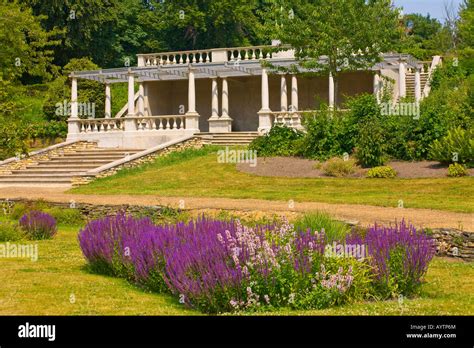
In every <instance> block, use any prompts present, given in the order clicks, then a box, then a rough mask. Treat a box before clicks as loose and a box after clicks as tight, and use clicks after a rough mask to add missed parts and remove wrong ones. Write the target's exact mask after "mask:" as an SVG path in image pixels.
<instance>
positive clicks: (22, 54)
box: [0, 0, 56, 82]
mask: <svg viewBox="0 0 474 348" xmlns="http://www.w3.org/2000/svg"><path fill="white" fill-rule="evenodd" d="M0 18H1V22H2V26H1V28H0V47H1V48H2V49H1V50H0V74H1V76H0V77H1V79H3V80H8V81H16V82H17V81H18V80H19V79H20V78H21V77H24V78H28V77H45V78H49V77H51V74H52V73H54V72H55V69H54V66H52V64H51V62H52V54H53V51H52V50H51V47H52V45H54V44H55V43H56V42H55V41H52V40H51V39H52V35H53V34H54V32H46V31H45V30H43V29H42V28H41V25H40V20H41V19H42V17H35V16H33V14H32V12H31V9H29V8H28V7H27V6H20V5H19V4H18V3H17V1H13V2H9V1H7V0H0Z"/></svg>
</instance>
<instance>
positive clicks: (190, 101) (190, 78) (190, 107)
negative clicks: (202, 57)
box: [188, 69, 196, 113]
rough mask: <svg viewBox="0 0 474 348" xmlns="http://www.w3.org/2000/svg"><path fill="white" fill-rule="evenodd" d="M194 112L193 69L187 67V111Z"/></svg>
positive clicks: (194, 88)
mask: <svg viewBox="0 0 474 348" xmlns="http://www.w3.org/2000/svg"><path fill="white" fill-rule="evenodd" d="M195 112H196V87H195V82H194V70H193V69H189V74H188V113H195Z"/></svg>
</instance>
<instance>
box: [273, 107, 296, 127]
mask: <svg viewBox="0 0 474 348" xmlns="http://www.w3.org/2000/svg"><path fill="white" fill-rule="evenodd" d="M270 116H271V117H272V124H274V125H285V126H288V127H291V128H297V129H299V128H301V127H302V126H301V114H300V113H299V112H295V111H293V112H292V111H272V112H270Z"/></svg>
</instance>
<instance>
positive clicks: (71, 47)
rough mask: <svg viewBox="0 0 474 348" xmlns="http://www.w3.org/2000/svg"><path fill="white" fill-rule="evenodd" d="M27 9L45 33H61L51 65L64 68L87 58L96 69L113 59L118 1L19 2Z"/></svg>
mask: <svg viewBox="0 0 474 348" xmlns="http://www.w3.org/2000/svg"><path fill="white" fill-rule="evenodd" d="M21 1H22V2H23V3H25V4H27V5H29V6H31V8H32V9H33V13H34V14H35V15H41V16H42V17H41V23H42V25H43V27H44V29H46V30H47V31H51V30H53V29H59V30H61V32H62V34H61V35H58V39H59V40H60V44H59V45H58V46H57V47H56V48H55V63H56V64H57V65H60V66H64V65H65V64H66V63H67V62H68V61H69V60H70V59H72V58H81V57H88V56H91V58H92V59H93V61H94V62H95V63H97V64H98V65H100V66H104V67H105V66H107V65H109V64H110V62H111V61H113V60H114V57H115V54H116V52H115V51H114V49H113V43H114V33H115V31H114V30H115V29H116V26H117V16H118V5H117V4H118V1H119V0H54V1H43V0H21Z"/></svg>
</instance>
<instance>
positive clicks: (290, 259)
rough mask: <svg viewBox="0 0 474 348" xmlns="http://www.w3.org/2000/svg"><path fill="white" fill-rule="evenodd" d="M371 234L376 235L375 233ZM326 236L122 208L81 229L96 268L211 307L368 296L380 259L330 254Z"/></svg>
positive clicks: (298, 304)
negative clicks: (170, 219)
mask: <svg viewBox="0 0 474 348" xmlns="http://www.w3.org/2000/svg"><path fill="white" fill-rule="evenodd" d="M351 238H352V239H354V240H355V239H357V238H359V239H360V238H361V237H359V236H357V235H355V234H354V235H352V236H351ZM365 238H366V239H367V241H364V242H367V243H374V240H376V238H375V237H374V236H372V234H371V232H370V231H369V233H367V236H366V237H365ZM348 239H349V238H348ZM325 240H326V238H325V235H324V233H317V232H316V233H314V232H312V231H311V230H310V229H308V230H306V231H304V230H299V229H295V228H294V227H293V226H292V225H291V224H289V223H288V221H286V220H283V221H282V222H281V223H271V224H255V225H253V226H252V227H249V226H245V225H243V224H242V223H241V222H240V221H238V220H232V219H230V220H227V221H221V220H214V219H211V218H206V217H204V216H203V217H200V218H198V219H196V220H191V221H190V222H188V223H184V222H178V223H176V224H167V225H160V226H155V225H153V224H152V222H151V221H150V220H149V219H135V218H133V217H129V216H126V215H125V214H123V213H119V214H118V215H117V216H109V217H106V218H104V219H100V220H95V221H92V222H90V223H89V224H88V225H87V226H86V227H85V228H84V229H82V230H81V231H80V233H79V243H80V246H81V249H82V251H83V253H84V256H85V257H86V259H87V261H88V263H89V264H90V265H91V267H92V268H93V269H94V270H95V271H99V272H108V273H112V274H115V275H117V276H121V277H125V278H128V279H130V280H131V281H133V282H135V283H137V284H139V285H141V286H144V287H147V288H149V289H152V290H154V291H158V292H168V293H171V294H173V295H174V296H176V297H177V298H179V300H180V302H181V303H184V304H186V305H188V306H191V307H194V308H198V309H200V310H202V311H204V312H207V313H218V312H230V311H250V310H258V309H260V308H261V309H266V310H268V309H272V308H281V307H291V308H301V309H305V308H306V309H308V308H323V307H327V306H331V305H338V304H342V303H345V302H347V301H350V300H353V299H356V298H364V297H367V296H368V294H369V293H370V291H371V289H370V286H371V285H372V284H373V282H374V279H375V278H376V279H379V278H380V269H379V268H377V265H379V263H378V262H379V260H378V259H377V258H374V259H372V258H369V259H368V260H367V261H366V260H363V261H360V260H357V259H355V258H349V257H348V258H339V257H331V256H330V257H328V256H327V255H325ZM410 241H412V240H411V239H410ZM414 241H418V239H416V240H414ZM409 243H410V242H409ZM370 245H372V244H370ZM415 249H416V248H415ZM407 250H411V249H410V248H408V249H407ZM409 252H411V251H409ZM376 255H378V254H374V256H376ZM384 255H389V254H384ZM410 255H411V254H410ZM389 256H390V255H389ZM380 257H384V256H380ZM393 270H395V268H393ZM390 271H392V269H390ZM410 274H411V273H410Z"/></svg>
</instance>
